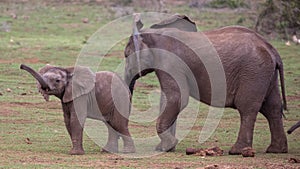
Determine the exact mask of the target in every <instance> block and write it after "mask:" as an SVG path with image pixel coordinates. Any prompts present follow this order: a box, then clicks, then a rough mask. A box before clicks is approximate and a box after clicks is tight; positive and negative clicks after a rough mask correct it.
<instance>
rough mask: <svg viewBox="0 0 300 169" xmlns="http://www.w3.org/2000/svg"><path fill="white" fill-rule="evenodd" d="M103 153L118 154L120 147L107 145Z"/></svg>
mask: <svg viewBox="0 0 300 169" xmlns="http://www.w3.org/2000/svg"><path fill="white" fill-rule="evenodd" d="M101 152H103V153H118V152H119V150H118V147H116V146H108V145H106V146H104V147H103V148H102V150H101Z"/></svg>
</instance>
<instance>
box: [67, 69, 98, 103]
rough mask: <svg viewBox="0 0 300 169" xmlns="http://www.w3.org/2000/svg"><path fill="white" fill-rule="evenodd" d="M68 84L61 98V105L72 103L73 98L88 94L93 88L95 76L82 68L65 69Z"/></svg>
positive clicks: (90, 71)
mask: <svg viewBox="0 0 300 169" xmlns="http://www.w3.org/2000/svg"><path fill="white" fill-rule="evenodd" d="M66 70H67V74H68V84H67V86H66V88H65V93H64V96H63V98H62V102H63V103H67V102H70V101H73V100H74V99H75V98H77V97H79V96H82V95H84V94H88V93H89V92H90V91H92V90H93V89H94V87H95V79H96V75H95V73H94V72H92V70H91V69H89V68H87V67H82V66H76V67H71V68H66Z"/></svg>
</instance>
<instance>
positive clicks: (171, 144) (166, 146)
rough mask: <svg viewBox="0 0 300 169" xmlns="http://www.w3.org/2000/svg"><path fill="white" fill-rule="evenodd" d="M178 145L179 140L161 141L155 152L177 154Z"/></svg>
mask: <svg viewBox="0 0 300 169" xmlns="http://www.w3.org/2000/svg"><path fill="white" fill-rule="evenodd" d="M177 143H178V140H177V139H174V140H169V141H161V142H160V143H159V144H158V145H157V146H156V147H155V151H162V152H175V149H176V145H177Z"/></svg>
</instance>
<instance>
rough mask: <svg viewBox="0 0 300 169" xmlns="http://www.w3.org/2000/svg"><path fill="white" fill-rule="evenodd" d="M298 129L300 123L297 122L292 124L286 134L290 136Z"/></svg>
mask: <svg viewBox="0 0 300 169" xmlns="http://www.w3.org/2000/svg"><path fill="white" fill-rule="evenodd" d="M299 127H300V121H298V123H296V124H294V125H293V126H292V127H291V128H290V129H289V130H288V131H287V133H288V134H291V133H292V132H293V131H294V130H296V129H297V128H299Z"/></svg>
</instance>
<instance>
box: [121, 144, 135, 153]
mask: <svg viewBox="0 0 300 169" xmlns="http://www.w3.org/2000/svg"><path fill="white" fill-rule="evenodd" d="M123 153H124V154H128V153H135V147H134V146H126V147H124V148H123Z"/></svg>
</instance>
